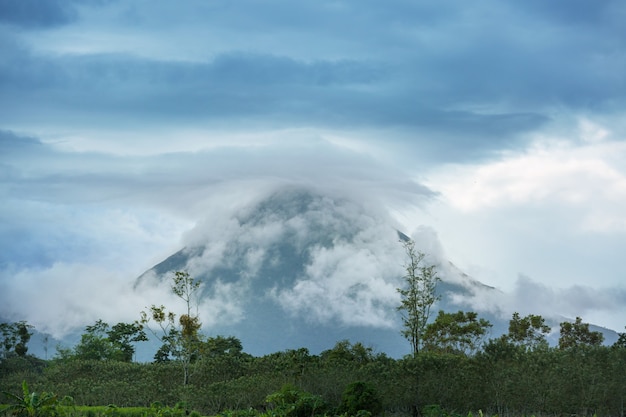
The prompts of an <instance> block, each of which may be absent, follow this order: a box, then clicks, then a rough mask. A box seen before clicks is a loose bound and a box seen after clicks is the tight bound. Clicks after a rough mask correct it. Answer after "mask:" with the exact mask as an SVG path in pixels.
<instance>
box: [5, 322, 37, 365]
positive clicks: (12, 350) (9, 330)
mask: <svg viewBox="0 0 626 417" xmlns="http://www.w3.org/2000/svg"><path fill="white" fill-rule="evenodd" d="M32 329H33V326H31V325H30V324H28V323H26V322H25V321H18V322H15V323H0V337H1V338H2V339H0V340H1V343H2V357H4V358H7V357H8V356H10V355H11V354H15V355H17V356H22V357H23V356H26V353H27V352H28V342H29V341H30V337H31V336H32V335H33V332H32Z"/></svg>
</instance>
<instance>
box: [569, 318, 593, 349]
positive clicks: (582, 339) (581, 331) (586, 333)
mask: <svg viewBox="0 0 626 417" xmlns="http://www.w3.org/2000/svg"><path fill="white" fill-rule="evenodd" d="M603 341H604V336H603V335H602V333H600V332H592V331H591V330H589V323H583V321H582V319H581V318H580V317H576V321H575V322H574V323H571V322H568V321H566V322H563V323H561V333H560V335H559V349H570V348H575V347H579V346H600V345H601V344H602V342H603Z"/></svg>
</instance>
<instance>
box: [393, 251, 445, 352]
mask: <svg viewBox="0 0 626 417" xmlns="http://www.w3.org/2000/svg"><path fill="white" fill-rule="evenodd" d="M402 245H403V246H404V250H405V253H406V256H407V260H406V263H405V265H404V270H405V272H406V274H405V275H404V283H405V287H404V288H398V289H397V291H398V292H399V293H400V296H401V302H400V305H399V306H398V310H399V311H401V312H402V325H403V329H402V335H403V336H404V337H405V338H406V339H407V340H408V341H409V343H411V350H412V352H413V356H417V354H418V353H419V351H420V349H421V347H422V344H423V341H424V331H425V329H426V325H427V323H428V319H429V318H430V310H431V308H432V306H433V304H435V302H436V301H437V300H439V296H437V295H436V294H435V290H436V288H437V283H438V282H439V281H440V280H441V279H440V278H439V276H437V270H436V265H433V264H428V263H426V254H424V253H423V252H420V251H418V250H416V249H415V242H414V241H413V240H410V239H409V240H406V241H403V242H402Z"/></svg>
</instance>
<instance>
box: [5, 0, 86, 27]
mask: <svg viewBox="0 0 626 417" xmlns="http://www.w3.org/2000/svg"><path fill="white" fill-rule="evenodd" d="M76 18H77V14H76V11H75V10H74V8H73V7H72V4H71V2H69V1H63V0H49V1H43V2H42V1H37V0H7V1H3V2H1V3H0V23H8V24H12V25H16V26H20V27H24V28H29V29H33V28H50V27H56V26H61V25H66V24H68V23H71V22H73V21H75V19H76Z"/></svg>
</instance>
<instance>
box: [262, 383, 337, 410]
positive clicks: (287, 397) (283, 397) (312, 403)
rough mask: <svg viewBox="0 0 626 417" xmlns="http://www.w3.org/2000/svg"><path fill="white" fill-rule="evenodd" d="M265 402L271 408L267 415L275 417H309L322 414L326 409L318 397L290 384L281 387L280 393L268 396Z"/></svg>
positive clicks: (324, 403)
mask: <svg viewBox="0 0 626 417" xmlns="http://www.w3.org/2000/svg"><path fill="white" fill-rule="evenodd" d="M266 402H267V403H268V404H270V405H271V406H272V407H273V409H272V412H270V413H268V414H269V415H271V416H275V417H311V416H315V415H321V414H324V412H325V411H326V409H327V408H328V407H327V404H326V402H325V401H324V400H323V399H322V397H320V396H319V395H313V394H310V393H308V392H305V391H302V390H301V389H299V388H296V387H295V386H293V385H291V384H286V385H283V387H282V388H281V389H280V391H277V392H275V393H273V394H270V395H268V396H267V398H266Z"/></svg>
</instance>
